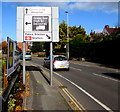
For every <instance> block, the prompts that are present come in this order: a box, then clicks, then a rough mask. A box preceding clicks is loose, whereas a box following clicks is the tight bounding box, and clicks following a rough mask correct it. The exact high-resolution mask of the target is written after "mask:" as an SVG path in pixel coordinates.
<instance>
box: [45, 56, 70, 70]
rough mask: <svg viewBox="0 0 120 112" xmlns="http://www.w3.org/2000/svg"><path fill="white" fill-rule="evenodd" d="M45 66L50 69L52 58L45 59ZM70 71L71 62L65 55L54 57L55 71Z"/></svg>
mask: <svg viewBox="0 0 120 112" xmlns="http://www.w3.org/2000/svg"><path fill="white" fill-rule="evenodd" d="M44 66H45V67H48V68H50V56H48V57H47V58H45V59H44ZM57 69H66V70H69V60H67V57H66V56H64V55H53V70H57Z"/></svg>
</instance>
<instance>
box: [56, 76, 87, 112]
mask: <svg viewBox="0 0 120 112" xmlns="http://www.w3.org/2000/svg"><path fill="white" fill-rule="evenodd" d="M54 81H55V82H56V83H57V84H58V86H59V87H61V90H62V91H63V92H64V93H65V94H66V95H67V96H68V98H69V99H70V101H69V102H68V103H69V105H70V106H71V107H72V109H73V110H75V112H76V111H78V112H86V109H85V108H84V107H83V106H82V105H81V104H80V103H79V102H78V101H77V100H76V98H75V97H74V96H73V95H72V94H71V93H70V92H69V91H68V89H67V88H66V87H64V86H63V85H62V84H61V83H60V82H59V81H58V80H57V79H55V78H54Z"/></svg>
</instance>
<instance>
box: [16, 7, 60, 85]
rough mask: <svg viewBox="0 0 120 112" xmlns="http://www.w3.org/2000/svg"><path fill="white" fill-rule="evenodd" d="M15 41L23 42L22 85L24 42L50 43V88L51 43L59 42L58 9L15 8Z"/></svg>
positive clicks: (51, 73)
mask: <svg viewBox="0 0 120 112" xmlns="http://www.w3.org/2000/svg"><path fill="white" fill-rule="evenodd" d="M21 37H23V38H22V39H21ZM17 41H18V42H23V53H24V54H23V66H24V68H23V75H24V76H23V78H24V79H23V83H25V48H24V47H25V43H24V42H50V57H51V61H50V62H51V63H50V65H51V67H50V82H51V84H50V85H51V86H52V78H53V71H52V70H53V64H52V55H53V54H52V44H53V43H52V42H59V21H58V7H17Z"/></svg>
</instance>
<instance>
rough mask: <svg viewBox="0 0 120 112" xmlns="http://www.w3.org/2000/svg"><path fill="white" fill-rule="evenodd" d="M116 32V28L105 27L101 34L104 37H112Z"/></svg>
mask: <svg viewBox="0 0 120 112" xmlns="http://www.w3.org/2000/svg"><path fill="white" fill-rule="evenodd" d="M117 31H118V28H110V27H109V25H105V27H104V29H103V31H102V33H103V34H104V35H114V34H116V33H117Z"/></svg>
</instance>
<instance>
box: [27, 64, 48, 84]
mask: <svg viewBox="0 0 120 112" xmlns="http://www.w3.org/2000/svg"><path fill="white" fill-rule="evenodd" d="M26 71H39V72H40V73H41V74H42V76H43V77H44V78H45V80H46V81H47V82H48V84H50V81H49V80H48V79H47V78H46V77H45V75H44V74H43V71H42V70H41V69H40V68H39V67H35V66H26Z"/></svg>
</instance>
